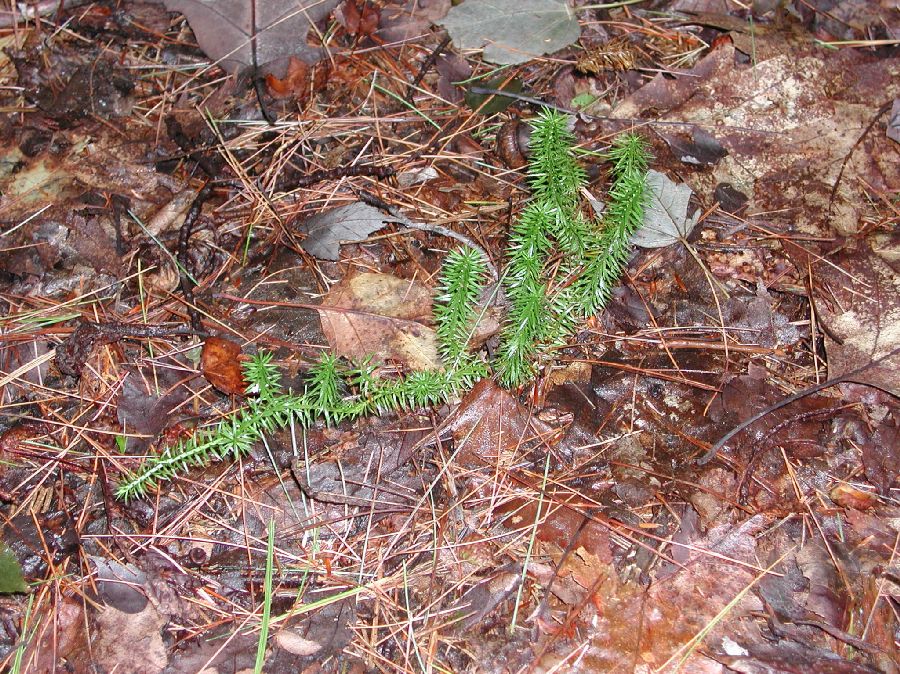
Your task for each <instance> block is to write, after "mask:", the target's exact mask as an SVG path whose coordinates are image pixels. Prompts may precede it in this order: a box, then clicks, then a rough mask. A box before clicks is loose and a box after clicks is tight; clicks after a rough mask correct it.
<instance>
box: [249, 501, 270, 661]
mask: <svg viewBox="0 0 900 674" xmlns="http://www.w3.org/2000/svg"><path fill="white" fill-rule="evenodd" d="M267 530H268V540H267V542H266V577H265V580H264V581H263V614H262V623H261V624H260V628H259V641H258V642H257V643H256V663H255V664H254V666H253V672H254V674H261V673H262V670H263V664H264V663H265V661H266V644H267V643H268V641H269V621H270V620H271V619H272V575H273V569H274V567H275V564H274V560H275V520H273V519H272V518H271V517H270V518H269V524H268V527H267Z"/></svg>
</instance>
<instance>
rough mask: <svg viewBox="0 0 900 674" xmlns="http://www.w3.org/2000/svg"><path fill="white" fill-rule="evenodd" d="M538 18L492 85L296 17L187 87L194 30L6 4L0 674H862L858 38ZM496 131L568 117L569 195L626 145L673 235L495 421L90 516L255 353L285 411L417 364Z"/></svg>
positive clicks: (184, 468) (213, 29)
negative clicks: (293, 33)
mask: <svg viewBox="0 0 900 674" xmlns="http://www.w3.org/2000/svg"><path fill="white" fill-rule="evenodd" d="M476 2H478V0H468V2H467V3H465V4H466V5H469V7H472V6H473V5H471V4H470V3H476ZM523 3H524V0H523ZM192 4H193V5H194V9H196V5H198V4H200V3H199V1H195V2H193V3H191V2H187V1H185V2H174V1H173V2H169V3H168V5H169V6H170V7H173V8H174V7H180V6H186V7H188V8H189V9H190V6H192ZM243 4H244V3H236V6H239V5H243ZM276 4H280V3H274V2H273V3H272V5H276ZM292 4H293V3H292ZM301 4H304V3H301ZM480 4H481V6H482V7H489V6H492V5H490V3H480ZM524 4H527V3H524ZM574 4H575V5H576V7H577V8H578V11H577V12H576V14H575V16H577V20H578V24H579V28H580V38H579V40H578V42H577V43H575V44H572V45H570V46H567V47H564V48H562V49H560V50H559V51H556V52H554V53H552V54H550V55H545V56H540V55H537V56H535V57H534V58H530V59H529V60H527V61H523V62H521V63H518V64H514V65H509V66H506V67H498V66H497V65H496V64H495V63H491V62H488V60H487V58H488V53H487V52H486V51H485V52H482V51H481V50H479V49H465V50H464V49H461V48H460V47H459V46H458V45H457V44H456V43H455V42H453V41H450V42H448V41H447V40H445V39H444V38H445V35H446V33H445V32H444V31H443V29H442V28H441V25H442V21H443V17H444V15H445V14H446V13H447V11H448V10H449V9H450V5H451V3H450V0H431V1H422V0H420V1H419V2H416V1H415V0H411V1H406V0H403V1H401V0H396V1H392V2H365V1H363V0H345V1H344V2H342V3H340V4H337V3H336V2H330V3H329V2H325V3H309V2H307V3H305V5H307V6H308V7H309V12H308V14H304V15H303V16H304V17H306V18H305V21H306V22H307V23H306V25H305V28H304V29H303V30H306V29H309V30H308V38H307V43H308V44H306V45H303V46H302V48H301V49H300V50H299V51H298V54H299V56H300V58H291V59H288V60H287V61H283V62H281V63H280V64H279V65H278V66H277V67H274V66H273V67H271V68H270V69H269V72H265V71H264V70H257V71H255V72H251V74H250V75H247V73H246V70H245V71H244V72H243V73H241V72H239V70H240V69H238V68H235V67H233V66H230V65H228V64H227V63H226V61H223V62H221V64H220V65H221V66H222V67H220V66H217V65H215V64H213V65H210V58H209V57H208V56H207V53H214V52H213V50H214V49H215V48H219V49H223V48H224V51H225V52H226V53H228V52H234V50H235V49H237V48H238V47H240V46H241V44H240V42H241V38H235V37H234V35H233V34H232V33H230V32H229V31H228V30H226V29H225V28H224V27H223V26H225V24H223V23H222V21H226V23H227V21H228V20H230V19H229V18H228V17H227V16H226V17H225V19H222V18H221V17H219V16H218V15H216V16H213V15H212V14H208V15H199V16H200V18H190V25H189V24H188V20H187V19H186V18H185V17H184V16H182V15H181V14H178V13H176V12H174V11H171V12H170V11H167V10H166V7H164V6H163V5H162V4H156V3H152V2H132V1H130V0H122V1H121V2H93V3H85V2H53V3H41V4H37V5H35V7H37V8H41V7H43V5H48V6H49V5H52V7H49V8H48V13H46V14H44V15H41V16H35V15H34V14H33V13H32V14H30V15H29V16H28V17H23V16H21V15H19V14H17V13H16V12H18V11H20V10H15V11H13V10H12V9H11V8H12V7H13V3H11V2H10V3H6V4H5V5H4V7H3V9H2V10H0V47H2V49H0V143H2V145H0V229H2V231H0V244H2V245H0V459H2V461H0V501H2V505H0V525H2V539H3V541H4V543H5V546H6V549H5V550H2V551H0V591H2V593H3V594H2V597H0V617H2V620H0V663H2V664H0V669H3V671H12V672H54V673H55V672H71V673H82V672H84V673H87V672H110V673H112V672H116V673H118V674H123V673H131V672H133V673H142V674H144V673H148V674H149V673H153V674H155V673H161V672H172V673H175V672H179V673H181V672H185V673H188V672H190V673H195V672H207V673H212V672H217V673H219V674H225V673H231V672H241V671H254V670H255V671H265V672H269V673H271V674H276V673H280V672H305V673H314V672H424V671H429V672H431V671H433V672H485V673H487V672H497V673H500V672H554V671H569V672H609V673H620V672H622V673H624V672H647V673H649V672H675V671H682V672H710V673H713V672H732V671H733V672H792V673H804V672H829V673H831V674H844V673H847V674H850V673H853V674H856V673H863V672H890V673H896V672H900V655H898V644H900V619H898V618H900V615H898V612H900V556H898V555H900V480H898V475H900V404H898V399H897V396H898V395H900V376H898V374H897V372H898V370H900V354H898V352H897V349H898V347H900V281H898V276H897V271H898V265H900V234H898V231H900V228H898V223H900V52H898V41H900V17H898V12H897V8H896V6H892V5H893V3H891V2H887V1H882V2H875V1H871V2H855V1H853V0H844V1H842V2H831V1H828V2H824V1H821V0H809V1H805V0H804V1H796V2H786V3H785V2H780V3H769V4H773V5H777V6H775V7H773V8H771V9H770V10H769V11H765V10H766V8H765V7H764V6H763V5H764V4H765V3H757V4H754V7H755V10H754V12H755V13H751V11H750V10H749V9H747V7H746V6H745V5H744V4H742V3H739V2H732V1H730V0H661V1H655V2H639V3H636V4H631V5H626V6H619V7H606V8H603V7H601V8H599V9H597V8H590V7H587V6H585V5H586V4H587V3H584V2H580V1H579V2H576V3H574ZM251 5H252V6H254V7H255V3H248V4H247V6H248V7H249V6H251ZM45 9H47V8H45ZM259 9H260V12H262V9H261V8H259ZM29 11H30V10H29ZM185 11H188V10H185ZM222 11H223V12H225V13H227V12H228V11H230V10H227V9H226V10H222ZM498 11H499V10H498ZM195 16H196V15H195ZM310 22H311V23H310ZM501 23H502V21H501ZM300 33H301V35H302V33H303V31H300ZM458 41H459V40H457V42H458ZM216 43H218V44H216ZM232 45H233V46H232ZM261 45H262V42H260V51H262V46H261ZM257 57H259V56H258V55H257ZM214 58H215V57H214ZM472 85H478V86H485V87H487V88H489V89H490V88H494V89H496V88H503V89H505V90H515V91H516V92H517V95H516V96H515V97H513V98H510V97H502V98H499V97H497V96H493V97H491V96H490V95H488V94H484V93H482V94H479V93H478V92H477V91H472ZM536 102H543V103H545V104H548V105H551V106H556V107H557V108H561V109H563V110H570V111H571V110H574V109H575V107H577V108H578V113H577V114H573V117H572V120H573V133H574V136H575V142H576V143H577V146H578V148H579V157H580V159H581V161H583V163H584V166H585V170H586V174H587V181H588V182H587V189H586V190H585V191H586V192H589V193H590V194H591V195H593V196H594V198H595V199H597V200H599V201H601V202H602V201H605V200H606V199H607V191H608V189H609V184H610V165H609V162H608V160H607V156H606V152H607V151H608V149H609V147H610V144H611V142H612V140H613V139H614V138H615V137H616V135H617V134H619V133H621V132H624V131H634V132H637V133H639V134H640V135H641V136H642V137H643V138H644V139H645V141H646V143H647V144H648V146H649V147H650V148H652V154H653V159H652V161H651V167H652V169H654V170H655V171H658V172H660V173H662V174H664V175H665V177H666V178H667V179H668V180H669V181H670V182H671V184H672V186H673V187H674V186H675V185H686V186H687V187H686V188H682V190H686V189H687V188H689V191H688V192H684V191H682V194H685V195H687V194H689V195H690V202H689V205H688V212H689V213H693V212H694V211H698V212H699V213H698V218H697V221H696V223H694V222H689V223H686V221H685V217H684V216H683V215H682V217H681V219H680V220H679V218H678V217H675V216H673V217H674V219H675V220H676V221H677V222H680V223H681V225H680V226H681V227H682V228H681V229H679V230H678V231H677V232H675V233H674V234H673V235H672V236H670V237H669V238H668V239H667V240H662V241H657V242H656V247H635V248H634V249H633V251H632V252H631V256H630V258H628V260H627V265H626V267H625V269H624V273H623V274H622V276H621V278H620V280H619V283H618V286H617V287H616V289H615V290H614V291H613V293H612V298H611V300H610V301H609V303H608V304H607V305H606V307H605V309H604V311H603V312H602V313H601V314H599V315H596V316H593V317H591V318H590V319H589V320H587V321H584V322H583V323H582V324H579V325H578V328H577V330H576V332H575V334H573V335H572V337H571V339H570V340H569V341H568V343H567V344H565V345H564V346H560V347H556V348H554V350H553V351H552V353H551V354H550V356H549V357H546V358H544V360H543V361H542V362H541V363H540V367H539V369H538V370H537V372H536V376H535V378H534V379H533V381H532V382H530V383H529V384H528V385H526V386H523V387H520V388H519V389H517V390H507V389H504V388H503V387H501V386H500V385H499V384H498V381H497V378H496V377H490V376H489V377H486V378H484V379H482V380H481V381H479V382H478V383H476V384H475V385H474V387H473V388H471V389H469V390H461V391H459V392H458V394H456V395H451V396H450V397H449V399H448V400H447V401H446V402H445V403H439V404H437V405H433V406H430V407H420V408H416V409H414V410H411V411H407V412H390V411H389V412H385V413H383V414H378V415H369V416H363V417H360V418H357V419H355V420H353V421H342V422H340V423H336V424H331V425H329V424H325V423H324V422H323V421H321V420H320V421H314V422H312V423H309V424H306V425H303V424H301V423H299V422H297V420H296V419H292V420H291V421H288V420H287V419H280V420H279V421H278V423H273V424H272V426H271V428H268V429H267V432H266V433H265V434H264V435H263V437H262V439H261V441H259V442H255V443H252V444H251V445H249V446H247V447H246V448H245V450H246V451H244V452H243V453H239V454H240V456H237V457H235V456H233V455H230V454H227V453H226V455H225V456H218V457H217V456H212V454H211V453H210V455H209V456H207V455H202V456H199V458H198V459H197V461H195V462H186V463H185V465H175V464H177V463H179V462H177V461H172V462H171V463H172V464H173V465H171V470H170V471H168V473H167V474H166V475H165V476H164V477H166V478H167V479H159V480H157V481H155V482H151V483H149V484H147V485H146V488H145V489H142V490H137V491H133V492H129V493H128V494H126V495H127V496H128V497H129V498H121V496H122V495H123V492H121V491H119V490H120V488H121V486H122V485H123V484H126V483H127V482H128V480H129V479H131V478H132V477H133V476H134V475H135V474H136V471H139V470H140V469H141V466H147V465H153V461H154V460H156V461H157V462H159V461H160V459H159V457H160V455H161V454H162V453H163V452H165V451H167V448H169V451H170V454H168V455H166V456H171V451H172V450H171V448H173V447H174V448H176V450H177V449H178V448H179V447H181V448H184V447H193V446H196V442H197V441H196V438H197V437H198V436H197V434H198V433H201V435H200V436H199V437H200V438H201V440H202V439H204V438H207V439H208V438H209V433H216V432H220V431H221V429H222V428H223V426H222V423H221V422H222V420H223V419H224V420H226V421H227V420H228V419H231V418H235V417H233V415H234V414H235V412H236V411H237V410H240V409H244V410H245V412H246V410H252V404H253V401H254V399H255V398H254V395H255V393H254V392H253V391H249V390H245V384H244V382H243V380H242V378H241V371H240V367H241V365H240V364H241V363H245V362H247V361H248V360H249V359H250V358H251V357H252V356H253V354H257V353H259V352H269V353H271V354H273V361H272V362H273V363H274V365H276V366H277V367H278V370H279V372H280V374H281V378H282V382H283V384H284V386H285V388H286V389H287V388H290V389H291V390H301V389H303V387H304V386H305V385H306V384H307V383H308V381H309V371H310V367H311V364H312V363H314V362H316V360H317V358H318V357H319V355H320V354H321V353H322V352H323V351H326V350H329V351H331V352H332V353H334V354H336V355H337V356H339V357H340V358H341V361H340V362H344V363H348V362H357V363H358V362H360V361H361V360H363V359H365V358H371V361H370V362H372V363H373V364H374V365H373V366H374V367H376V368H377V370H376V371H377V373H378V375H379V376H381V377H386V378H392V377H399V376H401V375H402V374H403V373H406V372H409V371H416V370H421V369H427V368H428V367H436V366H437V365H435V364H434V362H433V361H434V330H433V327H434V326H433V322H432V298H433V297H434V295H435V293H436V288H437V286H438V278H439V274H440V270H441V264H442V262H443V261H444V259H445V257H446V255H447V253H448V251H450V250H452V249H454V248H456V247H458V246H459V245H460V240H464V241H467V242H468V243H470V244H472V245H474V246H476V247H477V248H479V249H481V250H482V251H484V252H485V254H486V255H487V257H488V258H489V259H490V260H491V263H492V264H493V265H494V267H495V268H496V269H497V270H499V272H500V273H501V274H502V273H503V270H504V266H505V261H506V252H505V251H506V247H507V239H508V235H509V232H510V227H511V226H512V225H513V224H514V223H515V222H516V221H517V217H518V215H519V213H521V211H522V208H523V206H524V205H525V204H526V203H527V201H528V199H529V195H530V191H529V185H528V181H527V176H526V169H525V168H523V167H524V166H525V165H526V162H527V161H528V156H529V148H528V145H527V135H528V131H529V129H530V127H529V125H528V120H529V119H531V118H533V117H534V116H535V115H536V114H537V113H538V111H539V110H538V107H537V106H536V105H535V103H536ZM582 151H583V152H582ZM685 198H687V197H686V196H685ZM586 203H587V201H586ZM589 211H590V207H589V206H585V213H586V214H587V213H588V212H589ZM688 220H689V219H688ZM563 262H564V261H561V262H560V263H563ZM495 297H499V299H497V300H496V301H493V302H488V303H487V304H485V305H484V311H483V313H484V314H485V315H486V317H487V318H488V319H491V320H484V321H482V323H483V324H484V325H483V330H481V331H480V334H479V342H478V344H479V345H478V347H477V348H478V349H479V351H478V354H479V357H483V358H485V359H489V358H490V356H491V354H493V353H495V352H496V349H497V339H498V337H497V334H496V333H497V329H498V326H502V325H503V323H504V311H505V307H504V301H503V299H502V293H501V294H500V295H499V296H495ZM482 299H484V298H482ZM489 323H492V325H488V324H489ZM342 392H343V393H344V394H346V395H351V396H352V395H356V396H360V395H363V393H362V392H361V391H360V390H357V389H354V388H353V385H352V384H351V385H348V386H347V388H346V390H344V391H342ZM781 403H783V404H781ZM246 413H251V412H246ZM228 423H230V422H228ZM745 423H746V424H747V425H746V426H742V425H743V424H745ZM217 424H218V426H217ZM204 427H206V428H212V429H214V430H212V431H207V435H202V431H200V429H201V428H204ZM215 429H218V430H215ZM732 429H734V430H736V431H737V432H735V433H734V434H733V435H732V436H730V437H727V438H725V436H726V434H727V433H729V431H731V430H732ZM192 438H193V440H192ZM723 438H725V440H726V441H725V442H718V441H720V440H722V439H723ZM179 443H181V444H179ZM191 443H193V444H191ZM717 443H718V444H717ZM169 473H170V474H169ZM23 580H24V585H23V582H22V581H23Z"/></svg>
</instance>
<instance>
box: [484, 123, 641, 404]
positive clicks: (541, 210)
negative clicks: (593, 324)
mask: <svg viewBox="0 0 900 674" xmlns="http://www.w3.org/2000/svg"><path fill="white" fill-rule="evenodd" d="M573 144H574V138H573V137H572V134H571V132H569V130H568V118H567V117H566V116H565V115H562V114H560V113H558V112H555V111H552V110H548V111H545V112H543V113H542V114H541V115H540V116H539V117H538V119H537V121H536V122H535V126H534V132H533V133H532V136H531V153H532V159H531V161H530V164H529V169H528V179H529V184H530V186H531V190H532V199H531V201H530V202H529V204H528V205H527V206H526V207H525V209H524V211H523V213H522V215H521V217H520V218H519V220H518V221H517V222H516V223H515V225H513V230H512V234H511V236H510V244H509V248H508V251H507V258H508V264H507V271H506V275H505V289H506V294H507V297H508V298H509V302H510V310H509V317H508V319H507V323H506V326H505V328H504V330H503V333H502V336H501V344H500V348H499V351H498V358H497V362H496V364H495V370H496V372H497V375H498V377H499V379H500V382H501V383H502V384H503V385H504V386H507V387H510V388H518V387H520V386H522V385H523V384H525V383H526V382H527V381H529V380H530V379H531V378H532V377H534V375H535V373H536V369H537V368H538V367H539V366H540V363H541V361H542V360H544V358H545V356H546V354H547V352H548V351H549V350H550V349H553V348H556V347H558V346H561V345H563V344H565V343H566V341H567V340H568V338H569V337H571V335H572V334H573V333H574V332H575V330H576V328H577V326H578V323H579V321H581V320H582V319H585V318H587V317H589V316H592V315H595V314H596V313H598V312H599V311H600V310H601V309H602V308H603V307H604V306H605V305H606V303H607V302H608V301H609V298H610V295H611V293H612V289H613V288H614V287H615V285H616V283H618V280H619V277H620V276H621V274H622V269H623V268H624V266H625V264H626V263H627V261H628V254H629V251H630V246H629V240H630V238H631V235H632V234H634V232H635V231H636V230H637V228H638V227H639V226H640V225H641V223H642V222H643V218H644V207H645V204H646V202H647V196H648V195H647V186H646V174H647V164H648V161H649V152H648V150H647V147H646V145H645V144H644V141H643V139H642V138H641V137H640V136H638V135H637V134H633V133H626V134H622V135H620V136H619V137H618V138H616V140H615V142H614V143H613V148H612V150H611V152H610V155H609V156H610V159H611V160H612V162H613V167H612V174H613V185H612V189H611V190H610V193H609V206H608V208H607V212H606V215H605V217H604V219H603V222H600V223H594V222H592V221H590V220H588V219H587V218H586V217H585V216H584V212H583V211H584V208H583V206H582V202H581V192H582V188H583V187H584V186H585V184H586V177H585V173H584V171H583V169H582V168H581V167H580V166H579V164H578V162H577V160H576V156H575V152H574V149H573Z"/></svg>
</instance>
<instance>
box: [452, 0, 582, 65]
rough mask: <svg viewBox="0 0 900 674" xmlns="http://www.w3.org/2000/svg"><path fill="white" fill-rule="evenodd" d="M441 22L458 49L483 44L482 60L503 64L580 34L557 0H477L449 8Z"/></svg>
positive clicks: (563, 44)
mask: <svg viewBox="0 0 900 674" xmlns="http://www.w3.org/2000/svg"><path fill="white" fill-rule="evenodd" d="M442 23H443V25H444V27H445V28H446V29H447V32H448V33H449V34H450V37H451V38H453V42H454V44H455V45H456V47H457V48H459V49H480V48H482V47H484V60H485V61H490V62H491V63H500V64H504V65H508V64H514V63H524V62H525V61H528V60H530V59H532V58H534V57H535V56H540V55H542V54H551V53H553V52H555V51H558V50H560V49H562V48H563V47H567V46H569V45H570V44H572V43H573V42H575V40H577V39H578V37H579V36H580V35H581V28H580V26H579V25H578V19H577V18H576V17H575V14H574V13H573V12H572V10H571V9H570V8H569V7H568V6H567V5H566V3H565V2H560V1H559V0H490V1H487V0H477V1H474V2H471V1H470V2H464V3H462V4H459V5H457V6H456V7H454V8H453V9H451V10H450V11H449V12H448V13H447V16H446V18H445V19H444V20H443V22H442Z"/></svg>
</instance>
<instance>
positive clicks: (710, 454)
mask: <svg viewBox="0 0 900 674" xmlns="http://www.w3.org/2000/svg"><path fill="white" fill-rule="evenodd" d="M898 353H900V347H898V348H896V349H894V350H893V351H889V352H888V353H886V354H884V355H883V356H881V357H880V358H876V359H875V360H873V361H872V362H870V363H867V364H866V365H863V366H862V367H858V368H856V369H855V370H851V371H850V372H847V373H846V374H842V375H841V376H840V377H834V378H832V379H828V380H826V381H823V382H822V383H821V384H816V385H815V386H810V387H809V388H805V389H803V390H802V391H797V393H795V394H793V395H790V396H788V397H787V398H785V399H784V400H779V401H778V402H777V403H775V404H774V405H769V406H768V407H767V408H765V409H764V410H762V411H761V412H759V413H757V414H754V415H753V416H752V417H750V418H749V419H747V421H745V422H743V423H742V424H738V425H737V426H735V427H734V428H732V429H731V430H730V431H728V432H727V433H726V434H725V435H723V436H722V437H721V438H720V439H719V441H718V442H717V443H716V444H714V445H713V446H712V447H710V448H709V449H708V450H706V453H705V454H704V455H703V456H701V457H700V458H699V459H697V465H698V466H702V465H704V464H706V463H709V462H710V461H712V460H713V458H715V456H716V454H718V453H719V450H720V449H722V448H723V447H724V446H725V444H726V443H727V442H728V441H729V440H731V438H733V437H734V436H735V435H737V434H738V433H740V432H741V431H743V430H744V429H745V428H747V427H748V426H752V425H753V424H755V423H756V422H757V421H759V420H760V419H762V418H763V417H764V416H766V415H767V414H769V413H771V412H774V411H775V410H780V409H781V408H782V407H784V406H786V405H790V404H791V403H793V402H796V401H798V400H800V399H801V398H805V397H806V396H808V395H812V394H813V393H818V392H819V391H821V390H822V389H826V388H828V387H829V386H834V385H835V384H841V383H843V382H846V381H849V380H850V379H852V378H853V377H855V376H856V375H858V374H861V373H863V372H865V371H866V370H868V369H869V368H871V367H874V366H876V365H878V364H879V363H883V362H884V361H886V360H887V359H888V358H892V357H893V356H896V355H897V354H898Z"/></svg>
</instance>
